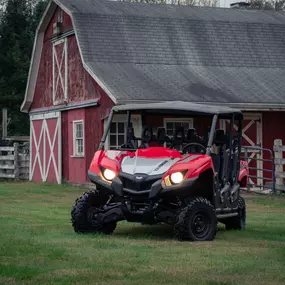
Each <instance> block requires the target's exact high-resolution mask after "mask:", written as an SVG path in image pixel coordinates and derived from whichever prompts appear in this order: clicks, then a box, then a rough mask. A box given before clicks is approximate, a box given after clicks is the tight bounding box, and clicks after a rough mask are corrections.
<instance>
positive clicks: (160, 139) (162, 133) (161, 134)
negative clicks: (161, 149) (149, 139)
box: [156, 127, 170, 146]
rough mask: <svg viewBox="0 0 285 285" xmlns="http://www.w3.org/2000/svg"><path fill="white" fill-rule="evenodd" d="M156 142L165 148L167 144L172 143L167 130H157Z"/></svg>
mask: <svg viewBox="0 0 285 285" xmlns="http://www.w3.org/2000/svg"><path fill="white" fill-rule="evenodd" d="M156 141H157V143H158V145H160V146H163V145H164V144H165V143H169V142H170V138H169V137H168V136H167V135H166V129H165V128H160V127H159V128H157V132H156Z"/></svg>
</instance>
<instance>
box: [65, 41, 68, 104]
mask: <svg viewBox="0 0 285 285" xmlns="http://www.w3.org/2000/svg"><path fill="white" fill-rule="evenodd" d="M64 50H65V52H64V53H65V78H64V80H65V86H64V101H65V102H66V103H67V102H68V38H65V43H64Z"/></svg>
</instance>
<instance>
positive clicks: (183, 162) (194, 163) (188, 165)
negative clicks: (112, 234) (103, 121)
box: [89, 147, 248, 187]
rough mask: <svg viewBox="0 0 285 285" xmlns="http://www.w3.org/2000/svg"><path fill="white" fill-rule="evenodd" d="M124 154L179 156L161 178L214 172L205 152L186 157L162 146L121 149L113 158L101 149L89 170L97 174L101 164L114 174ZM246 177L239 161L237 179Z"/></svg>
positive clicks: (186, 176) (158, 156) (187, 177)
mask: <svg viewBox="0 0 285 285" xmlns="http://www.w3.org/2000/svg"><path fill="white" fill-rule="evenodd" d="M126 156H132V157H133V156H138V157H144V158H181V159H180V160H178V161H177V162H176V163H175V164H173V165H172V166H171V167H170V168H169V169H168V171H167V172H166V173H165V174H164V175H163V177H162V178H163V179H164V178H165V177H167V176H169V175H170V174H172V173H174V172H186V174H185V179H190V178H194V177H198V176H199V175H200V174H201V173H203V172H204V171H206V170H208V169H211V170H212V171H213V173H215V171H214V165H213V161H212V158H211V157H210V156H208V155H205V154H202V155H193V154H189V155H187V156H186V157H182V155H181V154H180V153H179V152H178V151H176V150H172V149H169V148H163V147H149V148H147V149H138V150H137V151H136V152H129V151H121V152H118V155H116V156H115V158H114V159H112V158H109V157H108V155H107V154H106V153H105V152H104V151H103V150H100V151H97V152H96V153H95V156H94V158H93V160H92V162H91V165H90V168H89V170H90V171H91V172H93V173H96V174H99V173H100V172H101V170H100V166H102V167H104V168H108V169H110V170H113V171H114V172H115V173H116V174H118V173H119V171H120V167H121V162H122V160H123V158H124V157H126ZM193 157H194V158H193ZM247 177H248V168H247V163H246V162H241V171H240V173H239V181H241V182H242V184H243V185H244V183H247ZM245 185H246V184H245ZM243 187H244V186H243Z"/></svg>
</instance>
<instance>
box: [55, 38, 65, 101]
mask: <svg viewBox="0 0 285 285" xmlns="http://www.w3.org/2000/svg"><path fill="white" fill-rule="evenodd" d="M52 58H53V60H52V71H53V72H52V76H53V85H52V87H53V88H52V89H53V104H54V105H59V104H63V103H67V99H68V98H67V95H68V93H67V92H68V90H67V84H68V81H67V79H68V72H67V69H68V54H67V38H65V39H62V40H59V41H56V42H54V43H53V48H52Z"/></svg>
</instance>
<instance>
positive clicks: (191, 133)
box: [186, 128, 205, 146]
mask: <svg viewBox="0 0 285 285" xmlns="http://www.w3.org/2000/svg"><path fill="white" fill-rule="evenodd" d="M186 141H187V143H199V144H202V145H203V146H205V142H204V141H203V140H202V139H201V137H200V136H199V135H198V133H197V130H196V129H194V128H191V129H188V131H187V136H186Z"/></svg>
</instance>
